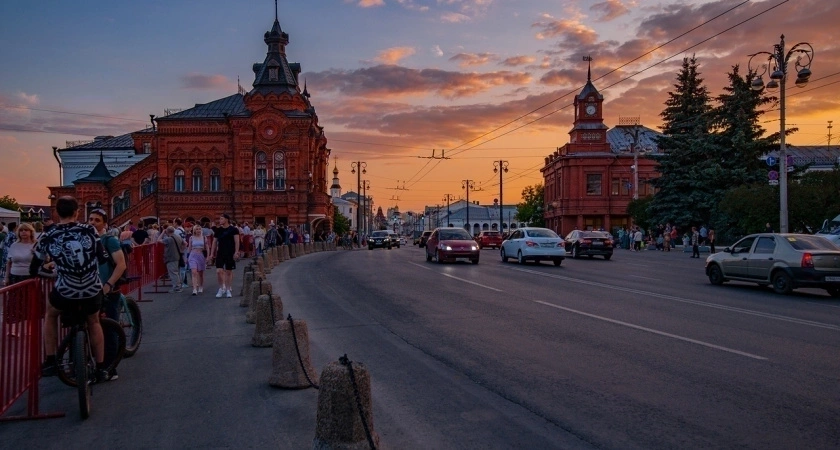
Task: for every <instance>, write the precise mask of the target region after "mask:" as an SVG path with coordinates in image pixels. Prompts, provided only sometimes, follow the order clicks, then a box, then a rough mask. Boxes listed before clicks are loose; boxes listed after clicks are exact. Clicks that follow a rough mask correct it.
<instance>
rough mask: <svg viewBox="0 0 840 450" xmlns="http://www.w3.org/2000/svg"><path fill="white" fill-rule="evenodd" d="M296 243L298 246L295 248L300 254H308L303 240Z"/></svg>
mask: <svg viewBox="0 0 840 450" xmlns="http://www.w3.org/2000/svg"><path fill="white" fill-rule="evenodd" d="M295 245H296V246H297V248H296V249H295V253H296V254H297V255H298V256H303V255H305V254H306V249H305V248H303V242H298V243H297V244H295Z"/></svg>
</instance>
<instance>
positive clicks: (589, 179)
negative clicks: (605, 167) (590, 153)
mask: <svg viewBox="0 0 840 450" xmlns="http://www.w3.org/2000/svg"><path fill="white" fill-rule="evenodd" d="M586 195H601V174H600V173H590V174H587V175H586Z"/></svg>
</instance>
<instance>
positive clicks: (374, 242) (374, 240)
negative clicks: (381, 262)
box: [367, 231, 391, 250]
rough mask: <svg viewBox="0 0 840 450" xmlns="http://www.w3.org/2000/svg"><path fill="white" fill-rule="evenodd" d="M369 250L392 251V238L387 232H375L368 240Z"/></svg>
mask: <svg viewBox="0 0 840 450" xmlns="http://www.w3.org/2000/svg"><path fill="white" fill-rule="evenodd" d="M367 242H368V250H373V249H375V248H387V249H388V250H391V236H390V233H388V232H387V231H374V232H373V233H371V234H370V237H369V238H368V240H367Z"/></svg>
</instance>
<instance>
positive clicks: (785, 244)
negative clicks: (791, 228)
mask: <svg viewBox="0 0 840 450" xmlns="http://www.w3.org/2000/svg"><path fill="white" fill-rule="evenodd" d="M706 276H708V277H709V282H711V283H712V284H717V285H719V284H723V283H725V282H727V281H730V280H738V281H748V282H752V283H758V285H759V286H768V285H772V286H773V290H775V291H776V292H778V293H779V294H789V293H790V292H791V291H792V290H793V289H797V288H804V287H813V288H821V289H825V290H826V291H828V293H829V295H831V296H832V297H840V247H838V246H836V245H834V244H833V243H831V242H830V241H829V240H828V239H824V238H822V237H819V236H813V235H810V234H787V233H785V234H779V233H760V234H751V235H749V236H747V237H745V238H743V239H741V240H740V241H738V242H736V243H735V244H733V245H732V246H730V247H726V248H724V249H723V251H722V252H719V253H715V254H713V255H709V257H708V258H706Z"/></svg>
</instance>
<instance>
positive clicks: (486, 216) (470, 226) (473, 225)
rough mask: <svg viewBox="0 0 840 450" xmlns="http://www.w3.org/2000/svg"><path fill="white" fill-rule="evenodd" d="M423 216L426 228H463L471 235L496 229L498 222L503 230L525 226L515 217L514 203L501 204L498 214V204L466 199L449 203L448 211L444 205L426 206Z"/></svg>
mask: <svg viewBox="0 0 840 450" xmlns="http://www.w3.org/2000/svg"><path fill="white" fill-rule="evenodd" d="M468 212H469V214H468ZM468 215H469V217H467V216H468ZM424 216H425V229H427V230H433V229H435V228H437V227H450V226H451V227H458V228H463V229H465V230H467V231H469V232H470V233H471V234H473V235H476V234H478V233H480V232H482V231H492V230H498V229H499V223H501V226H502V231H503V232H507V231H509V230H511V229H516V228H519V227H523V226H525V223H523V222H520V221H518V220H517V219H516V205H502V210H501V216H500V211H499V205H498V204H493V205H479V204H478V203H467V201H466V200H458V201H456V202H454V203H450V204H449V210H448V211H447V208H446V205H443V206H437V205H436V206H427V207H426V208H425V211H424Z"/></svg>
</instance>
